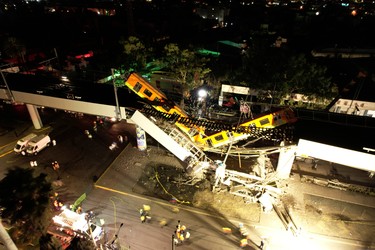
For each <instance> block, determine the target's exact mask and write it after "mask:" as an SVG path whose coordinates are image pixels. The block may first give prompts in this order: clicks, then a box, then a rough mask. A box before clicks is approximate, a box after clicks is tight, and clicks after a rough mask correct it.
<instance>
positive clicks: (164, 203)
mask: <svg viewBox="0 0 375 250" xmlns="http://www.w3.org/2000/svg"><path fill="white" fill-rule="evenodd" d="M94 186H95V187H96V188H100V189H103V190H107V191H110V192H114V193H118V194H122V195H125V196H130V197H133V198H137V199H141V200H145V201H150V200H152V202H154V203H156V204H158V205H162V206H168V207H171V208H174V207H175V206H176V205H172V204H169V203H167V201H157V200H155V199H150V198H149V197H143V196H141V195H137V194H131V193H127V192H123V191H120V190H116V189H112V188H109V187H104V186H101V185H97V184H94ZM179 209H183V210H185V211H189V212H193V213H197V214H201V215H206V216H211V217H215V218H220V217H218V216H215V215H213V214H210V213H205V212H201V211H197V210H194V209H189V208H186V207H179Z"/></svg>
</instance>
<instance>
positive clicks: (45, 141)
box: [23, 135, 51, 155]
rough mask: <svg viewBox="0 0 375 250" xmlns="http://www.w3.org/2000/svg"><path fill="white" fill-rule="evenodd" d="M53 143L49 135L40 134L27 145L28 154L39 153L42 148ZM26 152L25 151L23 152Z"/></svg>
mask: <svg viewBox="0 0 375 250" xmlns="http://www.w3.org/2000/svg"><path fill="white" fill-rule="evenodd" d="M50 144H51V138H50V137H49V136H48V135H39V136H37V137H34V138H33V139H31V140H30V141H29V143H28V144H27V147H26V154H28V155H37V154H38V153H39V152H40V151H41V150H42V149H44V148H45V147H48V146H49V145H50ZM23 154H24V152H23Z"/></svg>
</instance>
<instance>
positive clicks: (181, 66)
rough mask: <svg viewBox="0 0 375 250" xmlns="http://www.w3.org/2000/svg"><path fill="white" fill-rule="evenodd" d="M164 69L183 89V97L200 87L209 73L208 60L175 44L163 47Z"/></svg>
mask: <svg viewBox="0 0 375 250" xmlns="http://www.w3.org/2000/svg"><path fill="white" fill-rule="evenodd" d="M161 61H162V63H163V65H164V66H165V69H166V70H168V72H170V73H171V74H172V76H173V77H174V78H175V79H177V80H178V81H179V82H180V83H181V84H182V87H183V91H184V93H183V94H184V96H187V95H188V94H189V91H190V90H192V89H194V88H195V87H198V86H200V85H201V80H203V79H204V77H205V76H206V75H207V74H208V73H209V72H210V71H211V69H210V68H208V67H207V63H208V62H209V59H208V58H205V57H201V56H200V55H198V54H197V53H196V52H195V51H193V50H189V49H181V48H180V47H179V46H178V45H177V44H175V43H170V44H167V45H166V46H165V47H164V56H163V58H162V59H161Z"/></svg>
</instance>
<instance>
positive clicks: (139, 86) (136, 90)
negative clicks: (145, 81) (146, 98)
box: [133, 82, 142, 92]
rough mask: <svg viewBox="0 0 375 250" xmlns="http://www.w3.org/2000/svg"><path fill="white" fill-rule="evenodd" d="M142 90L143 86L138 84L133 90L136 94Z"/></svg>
mask: <svg viewBox="0 0 375 250" xmlns="http://www.w3.org/2000/svg"><path fill="white" fill-rule="evenodd" d="M141 88H142V84H140V83H139V82H137V83H136V84H135V86H134V88H133V89H134V91H135V92H139V91H140V90H141Z"/></svg>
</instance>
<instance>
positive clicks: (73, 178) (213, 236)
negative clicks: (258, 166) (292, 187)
mask: <svg viewBox="0 0 375 250" xmlns="http://www.w3.org/2000/svg"><path fill="white" fill-rule="evenodd" d="M42 116H43V115H42ZM48 117H49V116H47V114H46V117H45V118H44V117H43V118H42V119H44V121H45V122H44V124H45V125H46V126H45V128H43V130H44V131H45V132H47V131H50V132H51V133H50V134H51V137H53V139H56V141H57V145H56V146H55V147H51V148H47V149H45V150H44V151H42V152H41V153H40V154H38V155H37V156H35V157H34V156H32V157H23V156H20V155H15V154H14V153H13V152H12V147H13V145H14V144H15V142H16V140H17V139H18V138H20V137H22V136H23V135H24V134H27V133H29V132H35V131H34V129H33V128H32V126H31V123H30V122H19V123H17V124H12V125H13V127H12V126H8V127H7V129H6V130H2V133H1V136H0V166H1V168H0V176H1V178H2V176H3V175H4V173H5V172H6V169H7V168H9V167H12V166H21V167H30V164H29V162H30V160H36V161H37V162H38V167H36V171H43V172H46V173H47V174H48V176H49V178H50V179H51V180H52V181H53V180H56V178H57V175H56V172H54V171H53V170H52V168H50V164H51V162H52V161H54V160H57V161H59V163H60V167H61V173H60V174H61V177H62V181H63V183H64V185H63V186H61V187H58V190H59V192H60V193H61V196H62V197H64V199H65V202H66V203H68V204H69V203H73V202H74V201H75V200H76V199H77V198H78V197H79V196H80V195H81V194H82V193H84V192H86V194H87V196H88V197H87V199H86V200H85V201H84V202H83V204H82V206H83V209H84V210H93V211H95V212H96V213H97V215H98V218H100V219H103V220H104V221H105V223H104V228H105V230H106V237H105V238H104V241H107V242H112V241H114V240H115V238H114V236H115V235H116V234H117V235H118V238H117V240H116V241H115V243H116V244H118V245H120V246H121V247H122V249H126V248H127V247H130V249H139V250H143V249H172V246H171V235H172V233H173V231H174V229H175V225H176V223H177V220H181V221H182V223H184V224H186V226H188V228H189V229H190V231H191V235H192V237H191V240H190V241H189V242H187V243H186V244H184V245H182V246H178V249H239V248H240V247H239V242H240V239H241V238H242V237H241V236H240V234H239V233H238V231H237V228H238V225H239V223H244V225H245V227H246V228H247V229H248V231H249V244H250V245H249V246H248V247H247V248H245V249H257V245H259V243H260V240H261V238H262V237H263V238H264V239H265V242H266V245H268V246H269V249H344V250H345V249H360V248H361V246H363V244H362V242H359V241H356V240H350V239H347V238H337V237H327V236H324V235H320V234H318V233H311V232H310V231H309V230H306V231H302V234H301V236H300V237H298V238H296V237H294V236H292V235H291V234H290V233H289V232H287V231H286V230H285V228H284V227H283V225H282V224H281V222H280V221H279V220H278V218H277V216H276V214H274V213H271V214H262V215H261V220H260V222H259V223H254V222H246V221H239V220H238V219H236V218H227V217H226V216H218V215H213V214H211V213H207V212H205V211H202V210H199V209H194V208H191V207H188V206H183V205H180V206H178V207H177V208H178V211H179V212H176V206H175V205H174V204H171V203H169V202H168V201H162V200H157V199H153V198H151V197H146V196H142V195H139V194H138V193H135V192H133V191H132V189H133V187H134V184H135V182H136V180H137V176H139V174H140V172H141V171H142V166H143V165H144V161H146V160H147V157H144V155H143V154H142V153H141V152H139V151H138V150H137V149H135V148H134V147H133V146H134V145H132V144H131V143H130V144H122V145H120V144H119V146H120V148H119V149H117V150H114V151H111V150H109V148H108V146H109V145H110V144H111V143H112V142H113V141H114V140H116V138H117V135H118V134H124V133H126V131H129V130H131V129H132V128H131V126H129V125H128V124H124V123H119V124H106V125H105V126H103V127H99V128H98V130H97V133H95V132H94V131H92V117H85V118H81V119H78V118H72V117H69V116H66V115H64V116H62V118H58V119H57V117H55V116H54V118H53V119H49V118H48ZM58 117H61V116H58ZM48 121H49V122H48ZM52 121H53V122H52ZM86 129H89V130H91V132H92V134H93V138H92V139H89V138H87V136H86V135H85V134H84V130H86ZM37 132H41V131H37ZM154 151H155V152H156V149H155V148H151V151H150V152H151V153H152V152H154ZM130 159H133V160H130ZM134 159H135V160H134ZM97 178H99V179H98V180H97V182H96V183H94V180H96V179H97ZM299 187H301V186H299ZM304 188H305V189H308V188H309V187H308V185H307V184H306V185H304ZM314 190H315V189H314ZM326 195H334V194H330V193H326ZM143 204H148V205H151V207H152V217H153V218H152V221H151V223H150V224H142V223H140V220H139V214H138V210H139V208H140V207H141V206H142V205H143ZM162 219H165V220H166V221H168V224H167V225H166V226H164V227H161V226H160V224H159V220H162ZM121 223H123V226H122V227H121V229H120V230H119V227H120V225H121ZM222 227H230V228H232V229H233V234H230V235H225V234H223V232H222Z"/></svg>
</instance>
